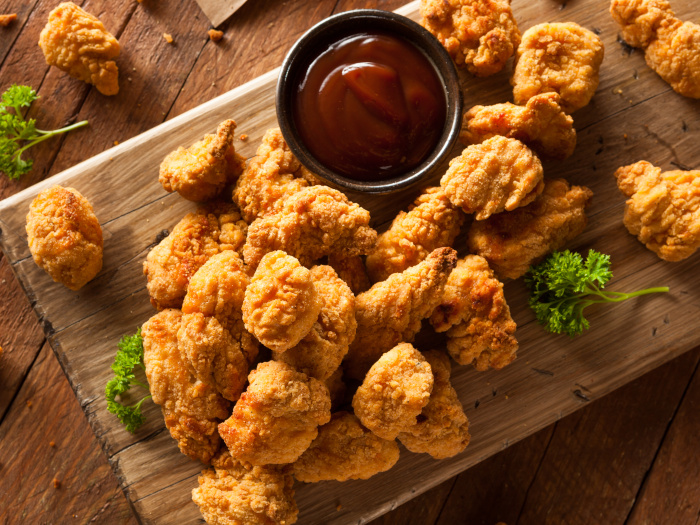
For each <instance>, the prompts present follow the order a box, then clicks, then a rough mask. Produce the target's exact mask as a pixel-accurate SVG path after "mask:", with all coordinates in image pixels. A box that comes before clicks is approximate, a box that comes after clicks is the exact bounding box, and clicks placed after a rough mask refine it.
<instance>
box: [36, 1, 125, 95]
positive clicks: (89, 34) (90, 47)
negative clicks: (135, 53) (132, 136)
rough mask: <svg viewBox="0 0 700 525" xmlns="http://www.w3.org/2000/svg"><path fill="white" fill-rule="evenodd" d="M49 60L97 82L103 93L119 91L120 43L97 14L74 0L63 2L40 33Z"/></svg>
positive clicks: (51, 14)
mask: <svg viewBox="0 0 700 525" xmlns="http://www.w3.org/2000/svg"><path fill="white" fill-rule="evenodd" d="M39 46H40V47H41V50H42V51H43V52H44V58H46V63H47V64H49V65H50V66H56V67H57V68H59V69H62V70H63V71H65V72H66V73H68V74H69V75H70V76H72V77H74V78H77V79H80V80H82V81H83V82H87V83H88V84H94V86H95V87H96V88H97V90H98V91H99V92H100V93H102V94H103V95H116V94H117V93H119V79H118V76H119V70H118V69H117V64H116V63H115V62H114V59H115V58H117V57H118V56H119V42H117V39H116V38H114V37H113V36H112V34H111V33H109V31H107V30H106V29H105V26H104V25H103V24H102V22H100V21H99V20H98V19H97V17H95V16H93V15H91V14H90V13H86V12H85V11H83V10H82V9H80V8H79V7H78V6H77V5H75V4H74V3H73V2H64V3H62V4H59V5H58V6H57V7H56V8H55V9H54V10H53V11H51V13H49V21H48V22H47V24H46V26H45V27H44V29H43V30H42V31H41V35H40V36H39Z"/></svg>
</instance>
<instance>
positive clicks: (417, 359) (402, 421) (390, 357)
mask: <svg viewBox="0 0 700 525" xmlns="http://www.w3.org/2000/svg"><path fill="white" fill-rule="evenodd" d="M432 390H433V373H432V371H431V368H430V364H429V363H428V361H426V360H425V357H423V354H421V353H420V352H419V351H418V350H416V349H415V348H413V346H411V345H410V344H409V343H401V344H399V345H397V346H395V347H394V348H392V349H391V350H389V351H388V352H386V353H385V354H384V355H382V356H381V357H380V358H379V359H378V360H377V362H376V363H374V364H373V365H372V368H370V370H369V372H367V375H366V376H365V379H364V381H363V382H362V385H360V387H359V388H358V389H357V392H355V396H354V397H353V398H352V408H353V409H354V410H355V415H356V416H357V417H358V418H359V420H360V422H361V423H362V424H363V425H364V426H366V427H367V428H368V429H370V430H371V431H372V432H373V433H374V434H375V435H377V436H379V437H380V438H382V439H389V440H393V439H395V438H396V436H398V435H399V434H400V433H401V432H406V431H407V430H409V429H410V428H411V427H412V426H414V425H415V424H416V418H417V417H418V415H419V414H420V413H421V411H422V410H423V407H425V405H427V404H428V400H429V398H430V392H432Z"/></svg>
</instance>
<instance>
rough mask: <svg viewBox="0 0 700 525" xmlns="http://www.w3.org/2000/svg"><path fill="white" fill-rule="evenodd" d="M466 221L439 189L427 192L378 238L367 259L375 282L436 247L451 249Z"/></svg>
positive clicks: (399, 215)
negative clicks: (448, 247) (449, 247)
mask: <svg viewBox="0 0 700 525" xmlns="http://www.w3.org/2000/svg"><path fill="white" fill-rule="evenodd" d="M463 222H464V215H463V214H462V212H461V211H460V210H459V209H457V208H455V206H453V205H452V203H451V202H450V200H449V199H448V198H447V196H446V195H445V193H444V192H443V191H442V189H441V188H439V187H432V188H428V189H426V190H425V191H424V192H423V193H422V194H421V195H420V196H419V197H418V198H417V199H416V200H415V201H414V203H413V205H412V206H411V208H410V209H409V211H408V212H403V211H401V212H399V214H398V215H397V216H396V218H395V219H394V221H393V222H392V223H391V226H390V227H389V229H388V230H387V231H385V232H384V233H382V234H381V235H380V236H379V237H378V238H377V245H376V247H375V249H374V250H373V251H372V253H370V254H369V255H368V256H367V271H368V273H369V275H370V278H371V279H372V281H373V282H378V281H384V280H385V279H386V278H387V277H389V276H390V275H391V274H393V273H398V272H403V271H404V270H406V269H407V268H410V267H411V266H414V265H416V264H418V263H419V262H421V261H422V260H424V259H425V258H426V257H427V256H428V254H429V253H430V252H432V251H433V250H435V249H436V248H442V247H445V246H452V243H453V242H454V240H455V237H457V235H458V234H459V230H460V228H461V226H462V223H463Z"/></svg>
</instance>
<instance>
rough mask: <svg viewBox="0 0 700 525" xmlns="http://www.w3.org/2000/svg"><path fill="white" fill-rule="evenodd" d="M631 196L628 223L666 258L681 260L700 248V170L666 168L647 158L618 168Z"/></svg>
mask: <svg viewBox="0 0 700 525" xmlns="http://www.w3.org/2000/svg"><path fill="white" fill-rule="evenodd" d="M615 177H616V178H617V185H618V187H619V188H620V191H622V193H624V194H625V195H626V196H627V197H629V199H628V200H627V203H626V205H625V218H624V222H625V226H626V227H627V230H629V232H630V233H631V234H632V235H636V236H637V238H638V239H639V240H640V242H642V243H644V245H646V247H647V248H649V249H650V250H651V251H653V252H655V253H656V254H657V255H658V256H659V257H660V258H662V259H664V260H666V261H681V260H683V259H685V258H687V257H690V256H691V255H692V254H693V253H694V252H695V250H697V249H698V248H700V171H698V170H696V171H666V172H663V173H662V172H661V168H656V167H654V166H652V165H651V164H650V163H648V162H646V161H640V162H637V163H636V164H632V165H631V166H624V167H622V168H620V169H618V170H617V171H616V172H615Z"/></svg>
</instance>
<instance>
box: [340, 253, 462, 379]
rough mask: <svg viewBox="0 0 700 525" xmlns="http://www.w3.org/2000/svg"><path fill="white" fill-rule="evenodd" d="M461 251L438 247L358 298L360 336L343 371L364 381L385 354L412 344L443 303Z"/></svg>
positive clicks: (356, 310) (347, 357)
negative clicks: (429, 318) (408, 343)
mask: <svg viewBox="0 0 700 525" xmlns="http://www.w3.org/2000/svg"><path fill="white" fill-rule="evenodd" d="M455 264H457V252H456V251H454V250H453V249H452V248H438V249H437V250H434V251H433V252H432V253H431V254H430V255H428V257H427V258H426V259H425V260H424V261H423V262H422V263H419V264H417V265H415V266H412V267H410V268H409V269H408V270H404V271H403V272H402V273H395V274H392V275H390V276H389V278H388V279H387V280H386V281H381V282H378V283H377V284H375V285H374V286H372V288H370V289H369V290H367V291H366V292H365V293H362V294H360V295H358V296H357V297H356V298H355V318H356V319H357V335H356V336H355V340H354V341H353V342H352V344H351V345H350V351H349V352H348V355H347V356H346V357H345V361H344V362H343V368H344V369H345V373H346V374H347V375H348V377H351V378H353V379H357V380H358V381H361V380H362V379H363V378H364V377H365V374H366V373H367V370H369V369H370V367H371V366H372V365H373V364H374V362H375V361H376V360H377V359H379V357H381V355H382V354H383V353H384V352H386V351H387V350H390V349H391V348H393V347H394V346H396V345H397V344H399V343H400V342H402V341H412V340H413V338H414V337H415V335H416V334H417V333H418V332H419V331H420V328H421V321H422V320H423V319H425V318H427V317H429V316H430V314H431V313H432V311H433V310H434V309H435V307H436V306H437V305H438V304H440V299H441V297H442V292H443V290H444V288H445V283H446V282H447V278H448V277H449V275H450V272H451V271H452V269H453V268H454V267H455Z"/></svg>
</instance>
